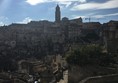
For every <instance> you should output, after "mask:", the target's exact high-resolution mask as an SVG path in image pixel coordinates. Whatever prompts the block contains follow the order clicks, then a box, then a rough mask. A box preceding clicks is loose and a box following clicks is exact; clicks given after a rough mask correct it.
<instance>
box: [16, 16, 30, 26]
mask: <svg viewBox="0 0 118 83" xmlns="http://www.w3.org/2000/svg"><path fill="white" fill-rule="evenodd" d="M30 21H32V19H31V18H30V17H26V18H25V19H24V20H23V21H21V22H17V23H23V24H27V23H28V22H30Z"/></svg>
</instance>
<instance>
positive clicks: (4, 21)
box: [0, 16, 9, 26]
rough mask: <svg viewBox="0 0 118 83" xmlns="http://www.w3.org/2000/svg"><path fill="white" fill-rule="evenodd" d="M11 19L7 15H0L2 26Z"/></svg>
mask: <svg viewBox="0 0 118 83" xmlns="http://www.w3.org/2000/svg"><path fill="white" fill-rule="evenodd" d="M8 20H9V19H8V18H7V17H5V16H0V26H3V25H5V23H7V21H8Z"/></svg>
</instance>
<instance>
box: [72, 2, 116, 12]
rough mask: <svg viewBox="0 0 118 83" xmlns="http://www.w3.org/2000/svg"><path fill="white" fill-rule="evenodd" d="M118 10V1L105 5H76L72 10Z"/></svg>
mask: <svg viewBox="0 0 118 83" xmlns="http://www.w3.org/2000/svg"><path fill="white" fill-rule="evenodd" d="M111 8H118V0H109V1H107V2H104V3H97V2H88V3H82V4H80V5H75V6H74V7H73V8H72V9H71V10H88V9H111Z"/></svg>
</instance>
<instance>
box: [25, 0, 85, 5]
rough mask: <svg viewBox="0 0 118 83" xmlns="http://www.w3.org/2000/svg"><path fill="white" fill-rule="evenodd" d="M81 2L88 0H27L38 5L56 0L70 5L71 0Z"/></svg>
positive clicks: (55, 0)
mask: <svg viewBox="0 0 118 83" xmlns="http://www.w3.org/2000/svg"><path fill="white" fill-rule="evenodd" d="M75 1H77V2H80V3H84V2H86V0H26V2H27V3H29V4H30V5H37V4H40V3H47V2H56V3H59V4H65V5H67V6H68V5H70V4H71V2H75Z"/></svg>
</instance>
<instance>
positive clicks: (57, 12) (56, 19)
mask: <svg viewBox="0 0 118 83" xmlns="http://www.w3.org/2000/svg"><path fill="white" fill-rule="evenodd" d="M60 21H61V12H60V7H59V5H57V6H56V11H55V22H56V23H60Z"/></svg>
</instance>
